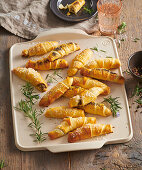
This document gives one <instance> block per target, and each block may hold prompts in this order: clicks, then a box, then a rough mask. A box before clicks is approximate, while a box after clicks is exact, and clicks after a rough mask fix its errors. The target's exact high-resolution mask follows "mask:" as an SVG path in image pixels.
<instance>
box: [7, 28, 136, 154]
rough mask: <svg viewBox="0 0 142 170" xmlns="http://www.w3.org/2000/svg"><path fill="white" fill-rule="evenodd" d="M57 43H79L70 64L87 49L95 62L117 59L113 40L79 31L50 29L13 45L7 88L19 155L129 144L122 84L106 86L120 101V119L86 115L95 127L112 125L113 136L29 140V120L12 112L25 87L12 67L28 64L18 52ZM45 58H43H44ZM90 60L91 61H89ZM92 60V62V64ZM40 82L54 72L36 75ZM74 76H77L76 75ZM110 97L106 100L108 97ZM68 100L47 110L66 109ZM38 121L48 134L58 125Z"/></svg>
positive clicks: (53, 121) (130, 133) (42, 118)
mask: <svg viewBox="0 0 142 170" xmlns="http://www.w3.org/2000/svg"><path fill="white" fill-rule="evenodd" d="M52 40H54V41H59V43H60V44H62V43H66V42H77V43H79V45H80V47H81V50H79V51H77V52H74V53H73V54H71V55H69V56H66V57H64V59H66V60H67V61H68V62H69V64H70V63H71V61H72V59H73V58H74V57H75V56H76V55H77V54H79V53H80V52H81V51H82V50H84V49H86V48H93V47H97V48H98V52H97V51H94V56H93V57H94V58H103V57H106V56H109V57H114V58H119V57H118V52H117V48H116V44H115V42H114V40H113V39H112V38H110V37H103V36H101V37H94V36H90V35H87V34H86V33H84V32H83V31H81V30H78V29H52V30H50V31H46V32H43V33H41V34H40V35H39V36H37V37H36V38H35V39H34V40H32V41H29V42H24V43H17V44H14V45H13V46H12V47H11V49H10V58H9V60H10V62H9V63H10V87H11V102H12V117H13V127H14V135H15V144H16V146H17V148H18V149H20V150H22V151H35V150H46V149H48V150H49V151H51V152H54V153H55V152H66V151H76V150H89V149H98V148H101V147H102V146H103V145H106V144H114V143H124V142H127V141H129V140H130V139H131V138H132V136H133V130H132V124H131V118H130V111H129V106H128V100H127V96H126V92H125V86H124V84H122V85H121V84H116V83H110V82H105V83H106V84H107V85H108V86H110V88H111V93H110V95H111V96H112V97H120V98H119V101H120V102H121V107H122V109H121V110H120V116H119V117H117V118H116V117H113V116H109V117H101V116H97V115H89V114H86V115H87V116H95V117H96V118H97V123H104V124H112V125H113V127H114V129H113V131H114V132H113V133H112V134H108V135H104V136H99V137H94V138H92V139H87V140H82V141H79V142H77V143H68V141H67V135H66V136H64V137H61V138H59V139H55V140H50V139H49V138H48V137H47V140H46V141H44V142H42V143H40V144H39V143H35V142H33V140H34V138H33V137H32V136H30V134H31V133H32V129H31V128H29V127H28V124H29V120H28V119H27V118H25V117H24V114H23V113H22V112H19V111H17V110H15V109H14V107H15V106H17V103H18V101H20V100H21V99H24V96H23V95H22V94H21V91H20V89H21V87H22V85H25V84H26V83H25V82H24V81H23V80H21V79H19V78H18V77H17V76H15V75H14V74H13V73H12V70H13V68H15V67H19V66H20V67H24V66H25V63H26V62H27V61H28V59H27V58H22V57H21V52H22V50H23V49H27V48H29V47H31V46H33V45H35V44H36V43H38V42H43V41H52ZM100 50H104V51H106V52H102V51H100ZM44 56H45V55H44ZM38 58H40V57H32V58H30V59H32V60H37V59H38ZM92 59H93V58H92ZM92 59H91V60H92ZM113 71H114V72H116V73H118V74H119V75H122V71H121V68H119V69H115V70H113ZM39 72H40V73H41V75H42V76H43V78H44V79H45V78H46V75H47V74H53V72H54V71H39ZM61 76H62V77H64V78H65V77H66V76H67V69H64V70H62V71H61ZM76 76H80V74H79V73H78V74H77V75H76ZM57 79H58V81H62V79H61V78H57ZM55 84H56V83H52V84H51V85H50V86H49V87H48V90H49V89H50V88H52V87H53V86H54V85H55ZM35 91H36V92H37V93H38V94H40V96H41V97H42V96H43V95H44V94H45V93H46V92H45V93H40V92H39V91H37V90H36V89H35ZM110 95H109V96H110ZM104 97H106V96H102V95H101V96H99V97H98V99H97V100H96V101H97V102H100V101H103V98H104ZM68 101H69V99H67V98H64V97H62V98H60V99H58V100H56V101H55V102H54V103H53V104H51V105H50V106H49V107H56V106H67V105H68ZM36 108H39V106H38V102H37V103H36ZM39 119H40V121H41V122H43V125H42V131H43V132H49V131H51V130H53V129H54V128H55V127H56V126H57V125H58V124H60V122H61V121H62V120H61V119H54V118H46V117H45V116H44V115H42V116H40V118H39Z"/></svg>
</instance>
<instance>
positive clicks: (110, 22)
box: [97, 0, 122, 35]
mask: <svg viewBox="0 0 142 170" xmlns="http://www.w3.org/2000/svg"><path fill="white" fill-rule="evenodd" d="M121 6H122V3H121V1H120V0H99V1H98V3H97V9H98V18H99V27H100V31H101V33H102V34H104V35H111V34H115V33H116V31H117V27H118V24H119V18H120V11H121Z"/></svg>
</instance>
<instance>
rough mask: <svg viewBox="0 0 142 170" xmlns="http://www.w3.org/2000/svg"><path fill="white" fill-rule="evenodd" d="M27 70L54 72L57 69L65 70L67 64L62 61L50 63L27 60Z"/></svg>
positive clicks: (44, 60) (42, 60)
mask: <svg viewBox="0 0 142 170" xmlns="http://www.w3.org/2000/svg"><path fill="white" fill-rule="evenodd" d="M26 67H27V68H29V67H30V68H33V69H35V70H55V69H59V68H67V67H68V62H67V61H66V60H64V59H58V60H55V61H52V62H49V61H48V60H47V59H44V58H43V59H40V60H37V61H32V60H29V61H28V62H27V63H26Z"/></svg>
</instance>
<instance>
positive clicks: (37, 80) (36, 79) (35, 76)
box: [13, 67, 47, 92]
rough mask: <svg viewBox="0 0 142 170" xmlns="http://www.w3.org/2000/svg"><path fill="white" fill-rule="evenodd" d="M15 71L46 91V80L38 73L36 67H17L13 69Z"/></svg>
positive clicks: (42, 90)
mask: <svg viewBox="0 0 142 170" xmlns="http://www.w3.org/2000/svg"><path fill="white" fill-rule="evenodd" d="M13 73H15V74H16V75H17V76H18V77H20V78H21V79H23V80H25V81H27V82H29V83H31V84H32V85H33V86H35V87H36V88H37V89H38V90H40V91H41V92H44V91H46V90H47V84H46V82H45V81H44V79H43V78H42V77H41V75H40V73H38V72H37V71H35V70H34V69H32V68H22V67H17V68H14V69H13Z"/></svg>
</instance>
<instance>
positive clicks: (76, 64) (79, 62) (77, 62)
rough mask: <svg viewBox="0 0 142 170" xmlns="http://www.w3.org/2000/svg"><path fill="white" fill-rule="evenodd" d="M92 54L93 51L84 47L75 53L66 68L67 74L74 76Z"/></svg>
mask: <svg viewBox="0 0 142 170" xmlns="http://www.w3.org/2000/svg"><path fill="white" fill-rule="evenodd" d="M92 56H93V52H92V50H90V49H85V50H84V51H82V52H81V53H80V54H79V55H77V56H76V57H75V58H74V59H73V60H72V63H71V65H70V67H69V69H68V72H67V73H68V76H74V75H75V74H76V73H77V72H78V70H79V69H81V68H82V67H83V66H84V65H85V64H86V62H87V61H88V60H89V59H90V58H91V57H92Z"/></svg>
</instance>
